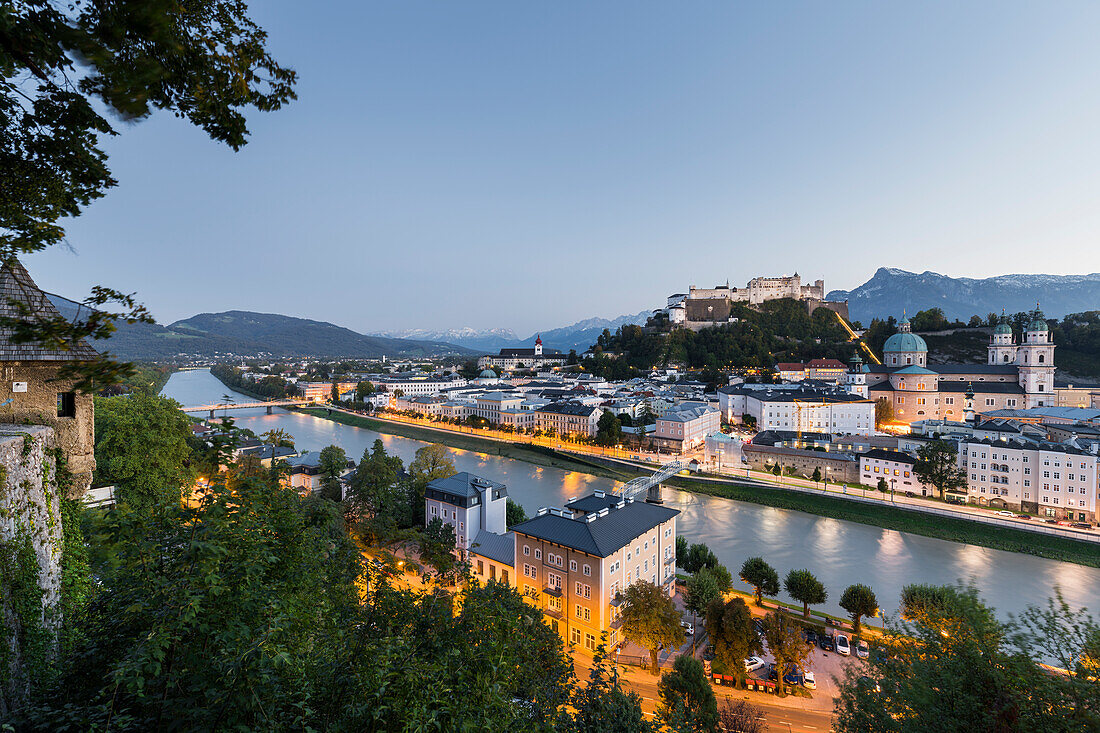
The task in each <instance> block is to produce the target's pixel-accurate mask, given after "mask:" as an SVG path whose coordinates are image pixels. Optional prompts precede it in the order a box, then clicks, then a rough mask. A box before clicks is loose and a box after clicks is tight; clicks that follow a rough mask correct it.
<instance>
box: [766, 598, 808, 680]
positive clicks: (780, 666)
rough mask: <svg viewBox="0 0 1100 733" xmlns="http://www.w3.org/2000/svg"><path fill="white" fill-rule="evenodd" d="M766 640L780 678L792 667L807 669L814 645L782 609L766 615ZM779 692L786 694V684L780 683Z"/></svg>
mask: <svg viewBox="0 0 1100 733" xmlns="http://www.w3.org/2000/svg"><path fill="white" fill-rule="evenodd" d="M764 640H765V641H767V642H768V650H769V651H771V653H772V657H773V658H774V659H775V668H776V671H777V673H778V674H779V678H780V680H782V678H783V675H785V674H786V673H787V672H788V671H790V670H792V669H796V670H798V671H800V672H802V671H805V668H806V659H807V658H808V657H809V656H810V650H811V649H812V647H811V646H810V644H809V643H808V642H807V641H806V639H805V638H804V637H803V636H802V629H801V628H800V627H799V626H798V625H797V624H795V623H794V621H792V620H791V617H790V616H788V615H787V614H785V613H783V612H781V611H772V612H770V613H769V614H768V615H767V616H765V617H764ZM779 694H780V696H784V695H785V694H786V692H785V690H784V685H782V684H780V685H779Z"/></svg>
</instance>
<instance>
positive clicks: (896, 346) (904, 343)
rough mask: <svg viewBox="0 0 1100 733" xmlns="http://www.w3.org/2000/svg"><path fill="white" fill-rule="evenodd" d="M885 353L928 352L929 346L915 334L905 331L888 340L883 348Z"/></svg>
mask: <svg viewBox="0 0 1100 733" xmlns="http://www.w3.org/2000/svg"><path fill="white" fill-rule="evenodd" d="M882 351H883V353H890V352H896V351H928V344H926V343H925V342H924V339H922V338H921V337H920V336H918V335H917V334H915V333H910V332H908V331H903V332H901V333H895V334H894V335H893V336H891V337H890V338H888V339H886V345H884V346H883V347H882Z"/></svg>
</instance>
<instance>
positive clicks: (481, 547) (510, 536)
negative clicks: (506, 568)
mask: <svg viewBox="0 0 1100 733" xmlns="http://www.w3.org/2000/svg"><path fill="white" fill-rule="evenodd" d="M470 554H472V555H481V556H482V557H487V558H489V559H490V560H496V561H497V562H502V563H504V564H505V565H510V566H512V567H515V564H516V535H515V533H514V532H506V533H505V534H496V533H494V532H486V531H485V530H481V531H480V532H478V533H477V537H475V538H474V541H473V543H471V544H470Z"/></svg>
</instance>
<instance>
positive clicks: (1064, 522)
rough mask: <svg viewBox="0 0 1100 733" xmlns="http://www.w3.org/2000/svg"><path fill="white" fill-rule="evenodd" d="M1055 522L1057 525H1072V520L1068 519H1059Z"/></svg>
mask: <svg viewBox="0 0 1100 733" xmlns="http://www.w3.org/2000/svg"><path fill="white" fill-rule="evenodd" d="M1055 524H1057V525H1058V526H1059V527H1072V526H1073V522H1071V521H1069V520H1068V519H1059V520H1058V521H1057V522H1055Z"/></svg>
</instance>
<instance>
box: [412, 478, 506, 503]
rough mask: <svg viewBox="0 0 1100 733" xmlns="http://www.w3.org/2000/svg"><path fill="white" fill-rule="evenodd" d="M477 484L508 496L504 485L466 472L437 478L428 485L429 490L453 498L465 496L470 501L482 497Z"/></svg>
mask: <svg viewBox="0 0 1100 733" xmlns="http://www.w3.org/2000/svg"><path fill="white" fill-rule="evenodd" d="M475 482H480V483H481V485H482V486H488V487H490V488H493V489H500V490H501V491H503V492H504V496H507V492H508V489H507V488H505V486H504V484H499V483H497V482H496V481H490V480H489V479H487V478H482V477H481V476H475V475H474V474H472V473H468V472H466V471H463V472H462V473H456V474H455V475H454V476H448V477H447V478H437V479H435V480H434V481H432V482H431V483H429V484H428V488H431V489H435V490H436V491H442V492H444V493H447V494H451V495H452V496H464V497H466V498H467V499H469V498H471V497H474V496H481V492H480V491H478V489H477V487H476V486H475V485H474V483H475Z"/></svg>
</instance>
